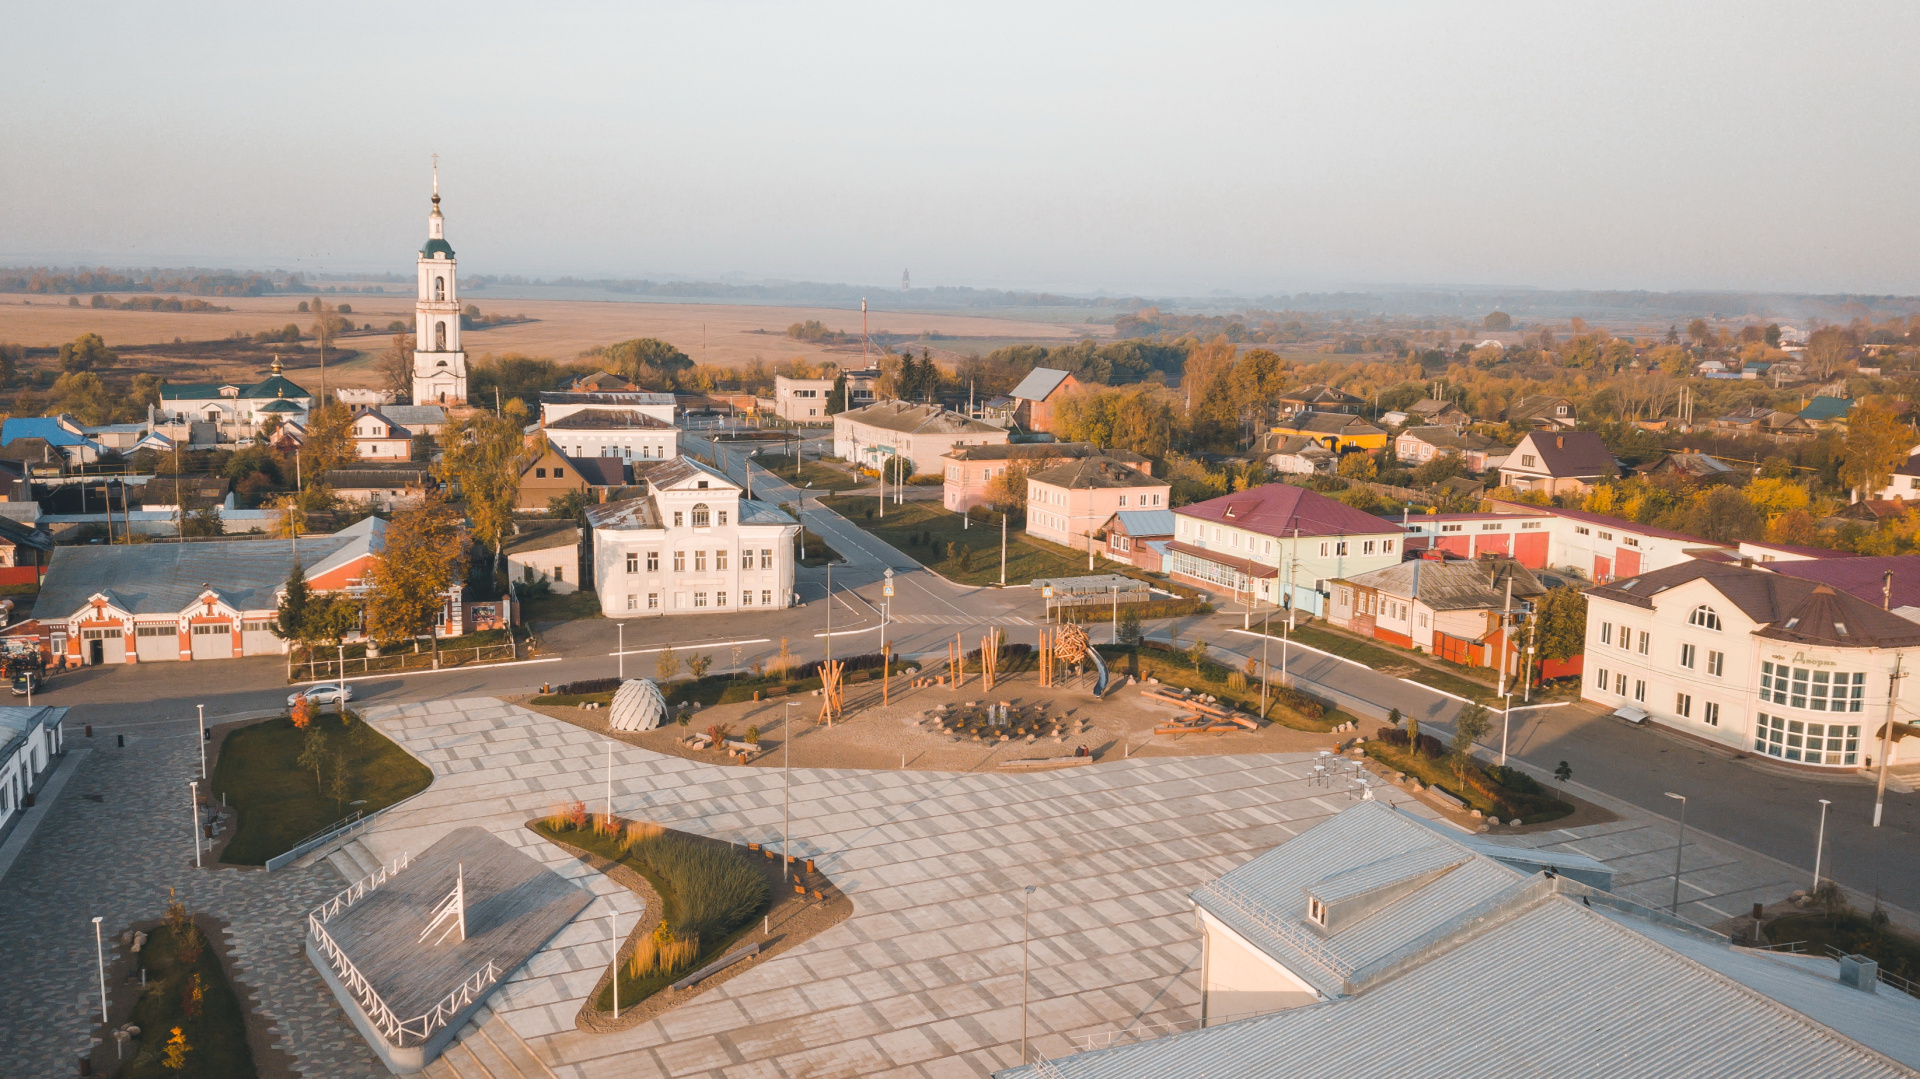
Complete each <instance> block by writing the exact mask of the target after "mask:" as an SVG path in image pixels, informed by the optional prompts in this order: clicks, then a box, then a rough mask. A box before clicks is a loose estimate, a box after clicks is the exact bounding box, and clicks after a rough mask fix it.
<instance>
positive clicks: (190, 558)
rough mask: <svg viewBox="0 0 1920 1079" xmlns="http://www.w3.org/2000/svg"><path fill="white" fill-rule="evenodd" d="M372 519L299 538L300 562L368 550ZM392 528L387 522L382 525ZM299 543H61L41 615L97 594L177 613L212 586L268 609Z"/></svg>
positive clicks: (247, 606) (312, 564)
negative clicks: (351, 549) (351, 550)
mask: <svg viewBox="0 0 1920 1079" xmlns="http://www.w3.org/2000/svg"><path fill="white" fill-rule="evenodd" d="M369 521H379V518H377V517H369V518H367V520H366V521H362V522H359V524H357V525H355V526H354V527H353V528H349V529H346V530H343V531H341V532H337V533H335V534H333V535H331V536H316V537H311V538H306V539H302V540H300V541H299V557H300V561H301V562H302V563H304V564H305V565H306V566H307V575H308V576H309V577H312V576H314V575H316V574H317V573H320V572H324V569H325V568H329V567H331V566H332V565H334V564H336V560H335V559H334V557H333V556H334V555H336V554H339V553H340V552H341V551H342V550H343V549H344V548H348V547H351V546H358V547H359V548H360V549H364V548H365V544H366V540H367V537H368V534H369V531H370V530H371V528H372V527H373V526H372V525H369V524H368V523H367V522H369ZM381 523H382V525H384V522H381ZM293 562H294V541H292V540H279V539H270V540H259V539H255V540H218V541H215V542H211V543H139V544H134V545H132V546H115V545H106V546H100V547H56V548H54V551H53V557H52V558H51V559H50V560H49V561H48V563H47V576H46V580H45V581H44V582H43V583H42V584H41V586H40V598H39V600H38V601H37V602H36V603H35V604H34V610H35V612H36V613H37V614H38V615H39V616H40V617H41V618H42V619H43V620H52V621H59V620H61V619H64V618H66V617H67V616H68V615H71V614H72V613H73V612H75V611H77V610H79V609H80V608H82V607H84V606H86V603H87V600H88V598H89V597H91V596H92V595H93V594H94V593H96V592H106V593H109V594H111V595H112V596H113V597H115V599H114V601H115V603H116V604H117V605H119V606H120V607H121V609H123V610H126V611H129V612H131V613H133V614H136V615H140V614H177V613H179V612H180V611H182V610H184V609H185V608H186V607H187V606H188V605H189V604H191V603H192V602H193V601H194V600H195V599H196V598H198V597H199V595H200V593H201V592H203V591H205V590H207V589H209V588H211V589H212V590H214V591H215V592H218V593H219V594H220V596H221V598H222V599H223V600H225V601H226V603H227V605H228V606H230V607H233V608H235V609H236V610H243V611H256V610H266V609H269V608H271V607H274V606H276V605H277V604H278V600H277V599H276V598H275V593H277V592H278V591H279V589H280V586H281V585H283V584H285V583H286V581H287V577H288V575H289V574H291V573H292V572H293Z"/></svg>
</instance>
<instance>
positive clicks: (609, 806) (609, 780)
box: [607, 738, 613, 828]
mask: <svg viewBox="0 0 1920 1079" xmlns="http://www.w3.org/2000/svg"><path fill="white" fill-rule="evenodd" d="M607 826H608V827H609V828H611V827H612V826H613V739H611V738H609V739H607Z"/></svg>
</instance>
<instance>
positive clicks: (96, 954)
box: [93, 914, 110, 1023]
mask: <svg viewBox="0 0 1920 1079" xmlns="http://www.w3.org/2000/svg"><path fill="white" fill-rule="evenodd" d="M100 921H101V918H100V915H98V914H96V915H94V916H93V964H94V967H95V969H97V970H98V971H99V972H100V1021H101V1022H102V1023H106V1022H110V1020H109V1019H108V1018H107V948H106V945H105V944H103V943H102V942H101V940H100Z"/></svg>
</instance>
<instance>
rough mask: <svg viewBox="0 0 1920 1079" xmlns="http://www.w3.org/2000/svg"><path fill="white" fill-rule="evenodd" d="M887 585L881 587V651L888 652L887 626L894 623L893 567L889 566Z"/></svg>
mask: <svg viewBox="0 0 1920 1079" xmlns="http://www.w3.org/2000/svg"><path fill="white" fill-rule="evenodd" d="M884 579H885V583H884V584H882V585H881V586H880V651H881V652H882V653H883V654H884V653H885V652H886V650H887V625H888V623H890V622H892V621H893V567H892V566H888V567H887V569H886V572H885V574H884Z"/></svg>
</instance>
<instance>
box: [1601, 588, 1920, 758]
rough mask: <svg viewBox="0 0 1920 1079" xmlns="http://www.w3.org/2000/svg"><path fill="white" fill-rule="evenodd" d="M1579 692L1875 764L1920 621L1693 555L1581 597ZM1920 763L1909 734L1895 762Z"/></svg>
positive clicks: (1727, 739)
mask: <svg viewBox="0 0 1920 1079" xmlns="http://www.w3.org/2000/svg"><path fill="white" fill-rule="evenodd" d="M1586 643H1587V651H1586V657H1585V660H1586V662H1585V667H1586V671H1585V675H1584V682H1583V688H1582V691H1581V695H1582V696H1583V697H1585V698H1586V699H1587V700H1590V701H1595V702H1598V703H1600V704H1603V705H1606V706H1607V707H1609V708H1614V709H1615V710H1616V711H1617V712H1618V713H1619V714H1620V715H1623V716H1625V717H1626V718H1629V719H1635V720H1651V721H1652V722H1655V723H1659V724H1662V725H1664V726H1668V727H1672V728H1675V729H1677V730H1681V731H1684V732H1686V733H1688V734H1691V735H1694V736H1696V737H1700V738H1704V739H1707V740H1708V741H1711V742H1716V743H1719V744H1721V745H1725V746H1728V747H1731V748H1733V749H1737V750H1740V751H1742V752H1751V753H1756V754H1764V755H1766V756H1769V757H1774V758H1776V759H1778V760H1781V761H1786V762H1789V763H1793V764H1799V765H1805V766H1809V767H1818V768H1822V769H1854V768H1868V767H1872V766H1873V765H1874V764H1875V763H1876V762H1878V761H1879V760H1880V758H1881V756H1882V747H1881V741H1880V737H1881V735H1882V728H1883V727H1884V725H1885V723H1886V721H1887V718H1888V715H1889V712H1890V709H1891V710H1892V711H1894V712H1895V713H1897V714H1896V715H1895V718H1896V719H1897V720H1899V721H1900V722H1905V719H1904V717H1905V716H1907V715H1910V714H1911V712H1910V709H1911V706H1910V705H1908V704H1905V703H1902V702H1904V698H1905V697H1906V696H1908V694H1906V693H1905V691H1904V683H1905V681H1907V680H1902V681H1901V682H1900V683H1898V686H1899V688H1896V690H1895V691H1894V697H1893V698H1892V699H1889V695H1888V687H1889V685H1890V684H1893V683H1890V682H1889V676H1890V675H1892V673H1893V671H1894V669H1895V665H1896V664H1897V663H1898V664H1901V665H1902V666H1903V667H1904V669H1906V670H1913V669H1915V667H1914V664H1915V662H1916V661H1920V623H1915V622H1911V621H1908V620H1907V619H1905V618H1902V617H1901V616H1899V615H1897V614H1893V613H1892V612H1890V611H1886V610H1882V609H1881V608H1880V607H1879V606H1878V605H1876V604H1872V603H1868V602H1866V601H1865V600H1862V599H1859V598H1858V597H1856V596H1853V595H1849V594H1848V593H1846V592H1843V591H1839V590H1837V589H1835V588H1834V587H1833V586H1831V585H1827V584H1823V583H1821V582H1818V581H1811V580H1805V579H1801V578H1797V577H1791V576H1787V575H1785V574H1783V573H1776V572H1770V571H1769V570H1765V569H1759V568H1754V567H1751V566H1742V565H1739V564H1729V563H1725V562H1717V561H1706V560H1690V561H1687V562H1683V563H1681V564H1679V565H1675V566H1669V567H1667V568H1666V569H1659V570H1654V571H1652V572H1650V573H1643V574H1641V575H1640V576H1638V577H1634V578H1631V579H1628V580H1622V581H1615V582H1613V583H1610V584H1603V585H1600V586H1598V587H1595V588H1593V589H1590V590H1588V592H1587V642H1586ZM1915 759H1920V739H1913V740H1908V741H1905V742H1902V741H1900V740H1899V738H1898V737H1897V736H1896V737H1895V739H1894V741H1893V754H1892V760H1893V762H1895V763H1902V762H1907V761H1912V760H1915Z"/></svg>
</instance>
